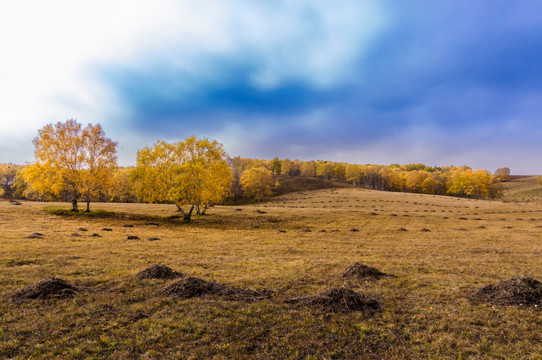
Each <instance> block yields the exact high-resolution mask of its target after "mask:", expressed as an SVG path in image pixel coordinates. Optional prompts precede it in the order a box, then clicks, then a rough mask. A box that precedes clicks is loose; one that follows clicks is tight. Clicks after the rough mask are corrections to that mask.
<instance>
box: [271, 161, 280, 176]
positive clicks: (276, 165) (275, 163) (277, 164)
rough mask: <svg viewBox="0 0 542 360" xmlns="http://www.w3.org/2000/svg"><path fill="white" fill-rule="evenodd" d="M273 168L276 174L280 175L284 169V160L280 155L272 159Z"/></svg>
mask: <svg viewBox="0 0 542 360" xmlns="http://www.w3.org/2000/svg"><path fill="white" fill-rule="evenodd" d="M271 168H272V169H273V174H274V175H280V174H281V170H282V161H280V160H279V158H278V157H275V158H274V159H273V160H272V161H271Z"/></svg>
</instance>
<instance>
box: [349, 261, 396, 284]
mask: <svg viewBox="0 0 542 360" xmlns="http://www.w3.org/2000/svg"><path fill="white" fill-rule="evenodd" d="M384 276H389V275H388V274H386V273H383V272H382V271H380V270H378V269H376V268H374V267H370V266H367V265H364V264H362V263H359V262H356V263H353V264H352V265H350V266H349V267H347V268H346V270H344V272H343V273H342V274H341V277H343V278H354V279H358V280H368V279H380V278H381V277H384Z"/></svg>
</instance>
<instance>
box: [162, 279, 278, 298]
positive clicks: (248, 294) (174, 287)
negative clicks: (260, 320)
mask: <svg viewBox="0 0 542 360" xmlns="http://www.w3.org/2000/svg"><path fill="white" fill-rule="evenodd" d="M158 295H160V296H172V297H175V298H178V299H188V298H193V297H202V296H207V295H217V296H221V297H224V298H226V299H228V300H238V301H257V300H263V299H266V298H269V297H270V295H271V293H270V292H269V291H256V290H253V289H242V288H237V287H233V286H229V285H226V284H220V283H215V282H209V281H206V280H203V279H199V278H196V277H192V276H188V277H185V278H183V279H181V280H178V281H176V282H174V283H173V284H170V285H168V286H166V287H165V288H163V289H162V290H160V291H159V292H158Z"/></svg>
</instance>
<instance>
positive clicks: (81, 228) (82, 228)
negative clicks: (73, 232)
mask: <svg viewBox="0 0 542 360" xmlns="http://www.w3.org/2000/svg"><path fill="white" fill-rule="evenodd" d="M77 230H79V231H88V229H87V228H84V227H80V228H79V229H77Z"/></svg>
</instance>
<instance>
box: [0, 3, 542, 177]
mask: <svg viewBox="0 0 542 360" xmlns="http://www.w3.org/2000/svg"><path fill="white" fill-rule="evenodd" d="M12 3H13V4H3V5H1V6H0V46H1V47H2V48H3V49H2V54H3V55H2V56H1V57H0V79H1V81H0V99H1V100H0V101H1V103H0V119H1V121H0V162H9V161H11V162H17V163H24V162H27V161H32V158H33V154H32V153H33V149H32V143H31V140H32V138H33V137H34V136H36V134H37V130H38V129H39V128H41V127H43V126H44V125H45V124H48V123H51V122H57V121H65V120H67V119H70V118H75V119H77V120H78V121H80V122H81V123H84V124H86V123H89V122H90V123H100V124H102V126H103V127H104V129H105V131H106V133H107V135H108V136H109V137H111V138H113V139H114V140H117V141H118V142H119V160H120V163H121V164H122V165H131V164H134V163H135V156H136V152H137V150H138V149H140V148H142V147H143V146H146V145H151V144H152V143H154V142H155V141H156V140H158V139H160V140H176V139H182V138H184V137H186V136H189V135H192V134H194V135H196V136H199V137H210V138H213V139H217V140H219V141H221V142H222V143H223V144H224V146H225V148H226V149H227V151H228V153H229V154H230V155H231V156H236V155H240V156H244V157H258V158H268V159H269V158H273V157H275V156H279V157H281V158H286V157H288V158H291V159H295V158H299V159H305V160H309V159H326V160H335V161H347V162H352V163H381V164H390V163H411V162H415V163H418V162H422V163H426V164H428V165H447V164H455V165H463V164H467V165H469V166H472V167H474V168H487V169H489V170H490V171H494V170H495V169H496V168H497V167H504V166H508V167H510V168H511V169H512V172H513V173H515V174H542V161H541V160H540V154H541V153H542V140H541V139H542V118H541V114H542V3H540V2H539V1H529V0H525V1H501V0H476V1H466V0H465V1H464V0H457V1H447V0H432V1H421V0H409V1H399V0H395V1H392V0H374V1H371V0H367V1H359V0H338V1H323V0H322V1H302V0H298V1H293V0H291V1H243V0H238V1H234V0H221V1H218V0H215V1H211V0H201V1H197V2H195V1H188V0H187V1H173V0H156V1H138V2H129V1H114V0H112V1H111V0H110V1H104V0H98V1H93V2H73V1H67V0H52V1H49V2H47V4H44V3H43V2H40V1H25V0H22V1H17V2H12Z"/></svg>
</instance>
